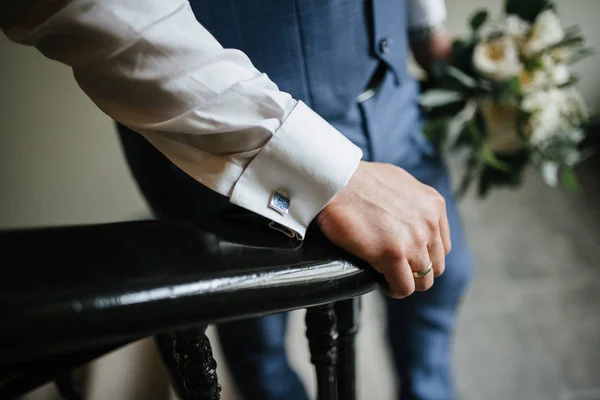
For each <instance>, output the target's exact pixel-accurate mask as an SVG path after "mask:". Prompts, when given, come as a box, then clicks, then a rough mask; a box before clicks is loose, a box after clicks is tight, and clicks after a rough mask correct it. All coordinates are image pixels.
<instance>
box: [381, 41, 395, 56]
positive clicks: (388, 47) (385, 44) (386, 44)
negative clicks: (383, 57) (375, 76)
mask: <svg viewBox="0 0 600 400" xmlns="http://www.w3.org/2000/svg"><path fill="white" fill-rule="evenodd" d="M379 51H380V52H381V53H382V54H387V53H389V52H390V51H392V42H391V41H390V40H388V39H381V40H380V41H379Z"/></svg>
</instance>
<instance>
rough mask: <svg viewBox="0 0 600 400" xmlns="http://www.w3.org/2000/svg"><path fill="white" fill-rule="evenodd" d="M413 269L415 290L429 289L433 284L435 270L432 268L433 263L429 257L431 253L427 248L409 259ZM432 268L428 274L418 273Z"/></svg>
mask: <svg viewBox="0 0 600 400" xmlns="http://www.w3.org/2000/svg"><path fill="white" fill-rule="evenodd" d="M409 264H410V268H411V271H412V272H413V274H412V275H413V279H414V281H415V290H417V291H419V292H424V291H425V290H429V288H431V286H433V271H432V270H430V269H431V267H432V263H431V261H430V259H429V254H428V252H427V251H426V250H424V251H421V252H419V253H418V254H417V255H416V256H415V257H414V258H412V259H411V260H410V261H409ZM428 270H430V271H429V272H428V273H427V274H426V275H423V276H419V275H418V273H419V272H421V273H425V272H427V271H428Z"/></svg>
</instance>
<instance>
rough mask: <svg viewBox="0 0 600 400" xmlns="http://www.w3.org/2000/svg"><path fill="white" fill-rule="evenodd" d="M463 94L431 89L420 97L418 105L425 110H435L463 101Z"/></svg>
mask: <svg viewBox="0 0 600 400" xmlns="http://www.w3.org/2000/svg"><path fill="white" fill-rule="evenodd" d="M464 97H465V96H464V94H463V93H460V92H455V91H452V90H444V89H431V90H428V91H427V92H425V93H423V94H422V95H421V98H420V100H419V104H420V105H421V106H422V107H425V108H435V107H441V106H445V105H448V104H451V103H457V102H459V101H461V100H463V99H464Z"/></svg>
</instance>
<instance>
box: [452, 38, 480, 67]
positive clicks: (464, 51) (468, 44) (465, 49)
mask: <svg viewBox="0 0 600 400" xmlns="http://www.w3.org/2000/svg"><path fill="white" fill-rule="evenodd" d="M475 44H476V43H475V41H474V40H471V41H464V40H455V41H454V43H452V65H453V66H454V67H456V68H458V69H460V70H461V71H463V72H465V73H467V74H469V73H473V72H474V71H473V52H474V50H475Z"/></svg>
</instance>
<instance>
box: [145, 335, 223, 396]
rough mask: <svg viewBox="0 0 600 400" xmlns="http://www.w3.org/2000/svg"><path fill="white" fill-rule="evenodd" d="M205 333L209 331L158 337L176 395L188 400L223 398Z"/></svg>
mask: <svg viewBox="0 0 600 400" xmlns="http://www.w3.org/2000/svg"><path fill="white" fill-rule="evenodd" d="M205 330H206V327H202V328H199V329H190V330H186V331H180V332H175V333H174V334H171V335H160V336H157V337H156V341H157V343H158V347H159V349H160V352H161V354H162V356H163V358H164V359H165V362H166V364H167V367H168V369H169V373H170V374H171V378H172V380H173V386H174V387H175V391H176V392H177V394H178V396H179V397H181V398H182V399H185V400H219V399H220V398H221V386H220V385H219V382H218V380H217V371H216V369H217V362H216V361H215V359H214V358H213V355H212V347H211V345H210V341H209V340H208V337H207V336H206V335H205V334H204V331H205Z"/></svg>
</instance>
